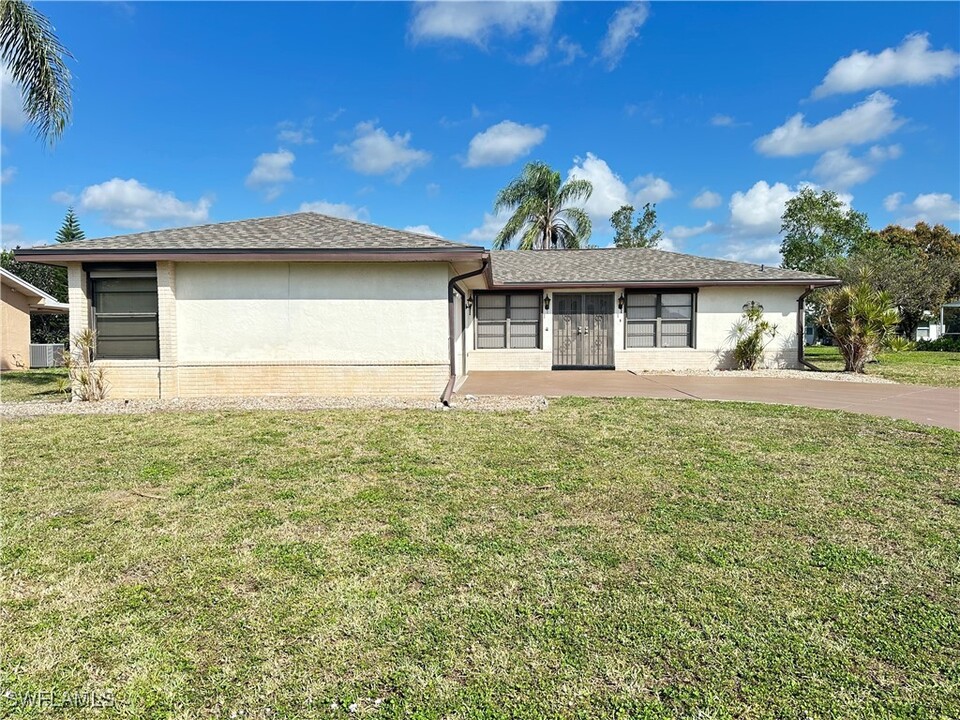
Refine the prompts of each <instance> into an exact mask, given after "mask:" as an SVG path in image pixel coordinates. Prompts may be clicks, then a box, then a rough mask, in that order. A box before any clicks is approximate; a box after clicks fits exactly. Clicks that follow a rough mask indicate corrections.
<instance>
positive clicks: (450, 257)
mask: <svg viewBox="0 0 960 720" xmlns="http://www.w3.org/2000/svg"><path fill="white" fill-rule="evenodd" d="M487 252H488V251H487V250H486V249H485V248H482V247H478V246H471V245H465V246H463V247H451V248H417V249H410V248H375V249H374V248H370V249H359V248H358V249H349V250H348V249H306V248H291V249H289V250H274V249H270V250H267V249H242V248H222V249H220V248H217V249H198V250H192V249H166V250H157V249H149V250H139V249H131V248H124V249H93V250H72V249H71V250H67V249H60V248H55V249H49V250H48V249H42V248H24V249H22V250H15V251H14V256H15V257H16V258H17V260H20V261H22V262H33V263H41V264H45V265H66V264H67V263H71V262H98V261H106V262H150V261H156V260H167V261H173V262H254V261H261V262H269V261H274V262H277V261H286V262H384V261H390V262H397V261H400V262H449V261H456V260H470V259H481V258H483V257H484V256H485V254H486V253H487Z"/></svg>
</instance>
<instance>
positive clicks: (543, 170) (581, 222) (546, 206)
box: [493, 162, 593, 250]
mask: <svg viewBox="0 0 960 720" xmlns="http://www.w3.org/2000/svg"><path fill="white" fill-rule="evenodd" d="M592 192H593V185H591V184H590V182H589V181H588V180H568V181H567V182H565V183H563V182H561V180H560V173H558V172H555V171H554V170H553V169H551V168H550V166H549V165H547V164H546V163H541V162H532V163H528V164H527V166H526V167H525V168H524V169H523V172H522V173H521V174H520V177H518V178H516V179H515V180H513V181H512V182H511V183H510V184H509V185H507V186H506V187H505V188H504V189H503V190H501V191H500V192H499V194H498V195H497V201H496V203H495V204H494V212H497V213H499V212H501V211H503V210H510V211H513V215H511V216H510V219H509V220H507V224H506V225H504V226H503V230H501V231H500V233H499V234H498V235H497V237H496V239H495V240H494V241H493V247H494V248H495V249H496V250H503V249H504V248H507V247H509V246H510V243H512V242H513V240H514V238H516V237H517V236H520V245H519V249H520V250H555V249H565V250H571V249H576V248H579V247H580V246H581V244H582V243H584V242H585V241H586V240H587V238H589V237H590V230H591V225H590V216H589V215H587V213H586V212H585V211H584V210H583V208H581V207H574V206H572V203H574V202H576V201H578V200H579V201H586V200H587V199H588V198H589V197H590V194H591V193H592Z"/></svg>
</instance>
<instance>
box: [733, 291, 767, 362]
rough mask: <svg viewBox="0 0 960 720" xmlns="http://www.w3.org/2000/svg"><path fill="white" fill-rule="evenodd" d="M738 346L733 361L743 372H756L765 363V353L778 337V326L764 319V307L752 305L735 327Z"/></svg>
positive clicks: (748, 306) (744, 310)
mask: <svg viewBox="0 0 960 720" xmlns="http://www.w3.org/2000/svg"><path fill="white" fill-rule="evenodd" d="M733 335H734V337H735V338H736V345H734V348H733V359H734V361H735V362H736V363H737V367H739V368H740V369H741V370H755V369H756V368H757V366H758V365H760V364H761V363H762V362H763V352H764V350H766V348H767V345H769V344H770V343H771V342H772V341H773V338H775V337H776V336H777V326H776V325H774V324H773V323H771V322H769V321H767V320H764V319H763V306H762V305H757V304H756V303H752V302H751V303H750V304H749V305H746V306H744V309H743V315H742V316H741V317H740V320H738V321H737V322H736V324H734V326H733Z"/></svg>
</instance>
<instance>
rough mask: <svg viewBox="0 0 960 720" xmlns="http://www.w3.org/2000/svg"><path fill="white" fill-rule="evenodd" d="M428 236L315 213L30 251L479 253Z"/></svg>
mask: <svg viewBox="0 0 960 720" xmlns="http://www.w3.org/2000/svg"><path fill="white" fill-rule="evenodd" d="M480 249H481V248H476V247H471V246H469V245H464V244H462V243H456V242H452V241H450V240H444V239H443V238H439V237H434V236H432V235H422V234H420V233H414V232H408V231H406V230H394V229H392V228H386V227H381V226H379V225H370V224H369V223H362V222H357V221H356V220H344V219H342V218H335V217H329V216H327V215H320V214H318V213H308V212H304V213H294V214H292V215H280V216H278V217H267V218H257V219H253V220H238V221H235V222H224V223H215V224H211V225H196V226H194V227H185V228H171V229H169V230H155V231H151V232H142V233H134V234H132V235H116V236H113V237H105V238H97V239H95V240H78V241H75V242H71V243H63V244H58V245H48V246H43V247H40V248H29V251H30V252H31V253H32V252H34V251H42V252H44V253H48V252H49V253H51V254H53V253H58V252H64V253H65V252H69V253H71V254H73V253H82V252H87V251H135V252H143V251H150V250H156V251H158V252H159V251H168V252H169V251H223V250H237V251H272V250H276V251H289V250H305V251H312V250H319V251H323V250H360V251H363V250H383V251H393V250H453V251H456V250H480Z"/></svg>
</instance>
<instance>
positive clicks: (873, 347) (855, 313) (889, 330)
mask: <svg viewBox="0 0 960 720" xmlns="http://www.w3.org/2000/svg"><path fill="white" fill-rule="evenodd" d="M899 322H900V313H899V312H898V311H897V309H896V308H895V307H893V304H892V302H891V300H890V296H889V295H888V294H887V293H885V292H881V291H877V290H874V289H873V288H872V287H871V286H870V283H869V282H867V280H866V278H864V277H862V278H861V279H860V281H859V282H857V283H856V284H854V285H844V286H843V287H839V288H832V289H830V290H827V291H825V292H824V293H823V295H822V304H821V309H820V323H821V325H823V327H824V328H826V330H827V332H829V333H830V335H831V336H832V337H833V341H834V343H835V344H836V345H837V348H838V349H839V350H840V354H841V355H842V356H843V363H844V368H843V369H844V370H845V371H846V372H853V373H863V372H864V368H865V367H866V364H867V362H869V361H870V360H872V359H873V358H874V357H875V356H876V354H877V353H878V352H879V351H880V350H881V348H883V346H884V343H885V342H886V341H887V338H888V337H889V336H890V335H892V334H893V332H894V330H895V328H896V327H897V323H899Z"/></svg>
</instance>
